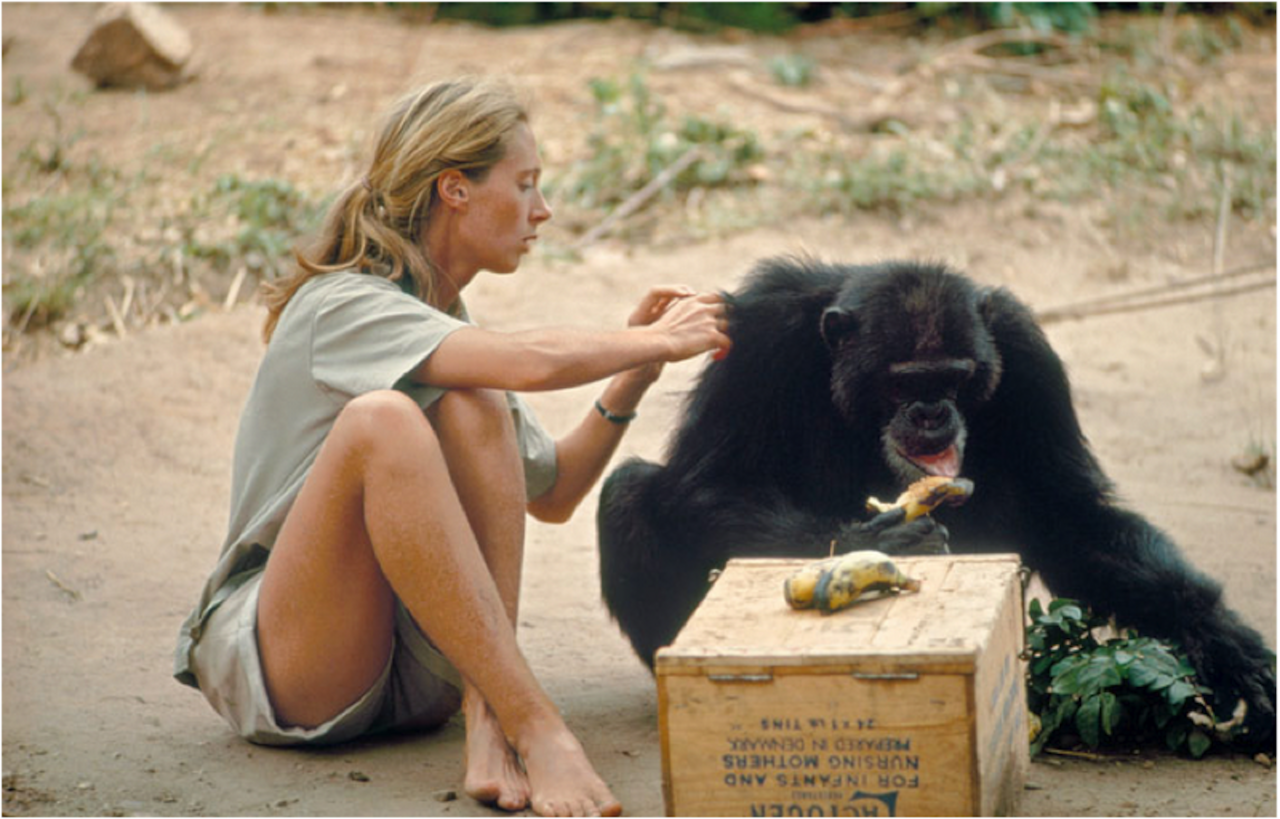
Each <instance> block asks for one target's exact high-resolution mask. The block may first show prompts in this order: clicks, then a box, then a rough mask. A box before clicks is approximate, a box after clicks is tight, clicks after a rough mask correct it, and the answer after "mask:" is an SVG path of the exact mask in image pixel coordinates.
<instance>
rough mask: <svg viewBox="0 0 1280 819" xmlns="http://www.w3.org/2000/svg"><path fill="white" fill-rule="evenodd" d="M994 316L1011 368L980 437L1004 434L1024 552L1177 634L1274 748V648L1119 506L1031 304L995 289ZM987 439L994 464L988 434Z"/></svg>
mask: <svg viewBox="0 0 1280 819" xmlns="http://www.w3.org/2000/svg"><path fill="white" fill-rule="evenodd" d="M986 318H987V320H988V323H989V326H990V327H991V330H992V332H993V334H994V335H995V338H996V343H997V346H998V348H999V350H1000V353H1001V357H1002V360H1003V370H1004V371H1003V375H1002V378H1001V381H1000V386H999V389H998V390H997V392H996V395H995V396H994V397H993V399H992V402H991V405H990V408H989V411H988V412H987V413H986V414H985V415H984V416H983V418H982V428H981V430H980V432H979V433H978V434H981V435H984V436H988V437H990V436H998V438H999V440H1000V441H1001V445H1000V446H999V447H998V451H999V452H1000V453H1002V454H1003V460H1005V462H1006V463H1007V465H1008V470H1009V474H1008V475H1006V476H1005V478H1004V479H1005V480H1007V481H1008V482H1009V483H1008V484H1006V487H1007V486H1009V485H1013V483H1014V482H1016V485H1017V487H1018V493H1017V509H1016V510H1013V511H1011V512H1010V515H1009V517H1010V520H1011V521H1012V522H1014V529H1015V531H1013V532H1012V533H1011V536H1012V538H1013V539H1014V540H1015V541H1017V542H1018V543H1019V545H1020V548H1021V550H1022V552H1023V558H1024V561H1025V562H1026V563H1027V565H1028V566H1030V567H1031V568H1032V569H1034V570H1036V571H1038V572H1039V573H1040V574H1041V576H1042V578H1043V579H1044V581H1045V583H1046V584H1047V585H1048V586H1049V588H1050V589H1051V590H1052V591H1053V592H1054V594H1056V595H1059V596H1063V597H1072V598H1075V599H1078V600H1080V601H1082V602H1084V603H1086V604H1088V605H1089V606H1090V607H1091V608H1093V609H1094V610H1095V611H1097V612H1100V613H1102V614H1106V615H1113V616H1114V617H1115V618H1116V620H1117V621H1118V623H1119V624H1120V625H1121V626H1130V627H1133V628H1135V629H1137V630H1139V631H1140V632H1141V633H1143V634H1146V635H1150V636H1154V637H1163V638H1168V639H1171V640H1174V641H1177V642H1178V643H1180V644H1181V646H1182V647H1183V648H1184V649H1185V650H1186V652H1187V654H1188V656H1189V658H1190V659H1191V661H1192V663H1193V665H1194V666H1195V668H1196V671H1197V673H1198V675H1199V677H1200V680H1201V682H1203V683H1204V684H1205V685H1207V686H1209V687H1210V688H1212V689H1213V690H1214V692H1215V695H1216V698H1217V699H1218V701H1219V702H1220V703H1222V704H1224V705H1225V713H1220V714H1219V716H1220V717H1222V718H1225V717H1226V716H1229V715H1230V711H1231V708H1232V707H1233V706H1234V704H1235V702H1236V700H1237V699H1238V698H1243V699H1244V700H1245V701H1246V702H1247V703H1248V705H1249V709H1250V711H1249V716H1248V719H1247V721H1246V725H1247V726H1248V728H1249V735H1248V737H1247V740H1246V741H1247V742H1249V743H1251V744H1255V745H1257V746H1259V747H1273V746H1274V742H1275V696H1276V681H1275V655H1274V653H1273V652H1272V651H1270V650H1269V649H1267V647H1266V646H1265V645H1264V644H1263V642H1262V638H1261V637H1260V635H1259V634H1258V633H1257V632H1256V631H1254V630H1253V629H1251V628H1249V627H1248V626H1246V625H1245V624H1244V623H1242V622H1241V620H1240V618H1239V616H1238V615H1236V613H1235V612H1233V611H1231V610H1229V609H1228V608H1227V607H1226V606H1225V605H1224V604H1223V601H1222V592H1221V587H1220V586H1219V585H1218V584H1217V583H1216V582H1214V581H1213V580H1211V579H1209V578H1208V577H1206V576H1205V575H1204V574H1202V573H1201V572H1199V571H1197V570H1196V569H1195V568H1194V567H1192V566H1191V565H1190V564H1189V563H1188V562H1187V561H1186V560H1185V559H1184V557H1183V556H1182V554H1181V551H1180V549H1179V548H1178V547H1177V545H1176V544H1174V542H1173V541H1172V540H1170V539H1169V537H1168V536H1166V535H1165V534H1164V533H1163V532H1161V531H1160V530H1159V529H1157V528H1156V527H1155V526H1153V525H1152V524H1151V523H1150V522H1148V521H1147V520H1146V519H1144V518H1143V517H1142V516H1140V515H1138V514H1136V513H1134V512H1132V511H1129V510H1126V509H1123V508H1121V507H1119V506H1118V505H1117V504H1116V502H1115V500H1114V498H1113V497H1112V493H1111V485H1110V482H1109V481H1108V479H1107V478H1106V476H1105V475H1104V474H1103V472H1102V470H1101V468H1100V467H1099V465H1098V463H1097V461H1096V460H1095V458H1094V456H1093V454H1092V453H1091V452H1090V451H1089V448H1088V445H1087V443H1086V442H1085V439H1084V436H1083V434H1082V432H1081V430H1080V426H1079V422H1078V420H1077V418H1076V414H1075V410H1074V408H1073V406H1072V403H1071V394H1070V387H1069V385H1068V381H1067V376H1066V373H1065V370H1064V368H1063V365H1062V362H1061V360H1060V359H1059V358H1058V356H1057V355H1056V354H1055V353H1054V352H1053V350H1052V349H1051V348H1050V346H1049V344H1048V342H1047V340H1046V339H1045V337H1044V335H1043V333H1042V332H1041V331H1040V329H1039V328H1038V327H1037V326H1036V324H1035V322H1034V320H1033V318H1032V316H1031V314H1030V312H1029V311H1028V310H1027V309H1026V308H1025V307H1023V306H1022V305H1020V304H1018V303H1017V302H1015V301H1014V300H1013V299H1012V297H1009V296H1007V295H1006V294H1004V293H1003V292H1000V291H997V292H995V293H994V294H992V296H991V297H990V299H989V301H988V303H987V305H986ZM987 448H988V453H987V456H988V458H987V460H988V465H989V462H990V456H991V450H992V449H993V447H992V445H991V444H990V442H989V441H988V444H987ZM978 491H979V492H981V491H982V484H981V482H979V488H978Z"/></svg>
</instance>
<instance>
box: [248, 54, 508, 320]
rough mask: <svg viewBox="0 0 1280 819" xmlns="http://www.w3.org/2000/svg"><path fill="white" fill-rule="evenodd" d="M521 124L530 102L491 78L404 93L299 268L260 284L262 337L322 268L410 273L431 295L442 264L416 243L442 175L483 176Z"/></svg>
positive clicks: (427, 297) (422, 292)
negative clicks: (264, 317)
mask: <svg viewBox="0 0 1280 819" xmlns="http://www.w3.org/2000/svg"><path fill="white" fill-rule="evenodd" d="M522 122H528V113H527V111H526V108H525V106H524V104H523V103H522V102H521V101H520V100H519V99H518V98H517V96H516V94H515V92H514V91H513V90H512V89H511V88H510V87H509V86H508V85H506V84H505V83H501V82H498V81H494V80H486V79H473V78H466V79H459V80H449V81H444V82H438V83H434V84H431V85H428V86H425V87H423V88H421V89H419V90H417V91H415V92H413V93H411V94H408V95H407V96H405V97H404V98H403V99H401V100H400V101H399V102H398V103H397V104H396V105H395V106H394V107H392V109H391V111H390V114H389V116H388V117H387V120H386V124H385V125H384V126H383V129H382V133H381V135H380V136H379V138H378V143H377V147H376V148H375V149H374V152H373V160H372V162H371V163H370V165H369V170H368V172H367V173H365V174H364V176H363V177H362V178H361V179H359V180H358V181H356V182H354V183H352V184H351V185H349V186H348V187H347V188H346V189H345V190H343V191H342V193H341V194H340V195H339V196H338V198H337V200H336V201H335V202H334V203H333V205H332V206H330V208H329V212H328V215H327V216H326V217H325V222H324V227H323V228H322V229H321V231H320V233H319V235H318V237H316V239H315V241H314V242H313V243H312V245H311V247H310V248H309V249H308V250H306V251H301V250H297V249H295V251H294V258H295V260H296V261H297V270H296V271H295V272H294V273H293V274H292V275H290V276H288V277H285V278H281V279H277V280H275V281H271V282H265V283H264V284H263V286H262V296H263V300H264V301H265V303H266V305H267V320H266V324H265V326H264V327H263V330H262V335H263V338H264V339H265V340H266V341H270V340H271V334H272V333H273V332H274V331H275V327H276V324H277V323H278V322H279V320H280V314H281V312H283V311H284V308H285V306H286V305H287V304H288V303H289V300H290V299H292V298H293V296H294V294H295V293H297V292H298V289H299V288H301V287H302V285H304V284H306V283H307V282H308V281H310V280H311V279H312V278H314V277H315V276H318V275H321V274H323V273H331V272H334V271H338V270H348V269H353V270H357V271H359V272H361V273H368V274H374V275H385V276H386V277H387V278H388V279H390V280H391V281H400V280H402V279H403V278H404V277H405V276H408V277H409V278H410V279H411V280H412V281H413V286H414V291H415V292H416V294H417V296H418V298H420V299H422V300H423V301H428V302H429V301H431V297H432V295H433V294H434V292H435V279H436V269H435V266H434V265H433V264H432V262H431V257H430V252H429V251H430V249H429V248H425V247H423V246H422V245H421V243H420V241H421V237H422V234H423V228H424V226H425V225H426V222H427V219H429V218H430V216H431V213H432V208H433V207H434V206H435V203H436V201H437V199H438V193H437V189H436V180H437V179H439V177H440V175H441V174H443V173H444V172H445V171H449V170H458V171H461V172H462V173H464V174H466V175H467V176H468V177H469V178H471V179H474V180H476V181H483V179H484V177H485V175H486V174H487V173H488V172H489V170H490V169H492V168H493V166H494V165H496V164H497V163H498V162H500V161H501V160H502V158H503V157H504V156H505V155H506V152H507V143H508V138H509V137H510V135H511V133H512V132H513V131H514V130H515V129H516V127H517V126H518V125H519V124H520V123H522Z"/></svg>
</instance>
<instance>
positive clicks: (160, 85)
mask: <svg viewBox="0 0 1280 819" xmlns="http://www.w3.org/2000/svg"><path fill="white" fill-rule="evenodd" d="M192 51H193V47H192V44H191V37H190V35H188V34H187V31H186V29H184V28H183V27H182V26H180V25H178V23H177V22H176V21H175V20H174V19H173V18H172V17H170V16H169V15H168V14H167V13H165V12H164V11H162V10H161V9H160V8H159V7H157V6H154V5H151V4H150V3H108V4H107V5H105V6H103V7H102V9H101V11H99V12H98V16H97V19H96V21H95V24H94V28H93V31H92V32H90V34H89V36H88V37H87V38H86V39H85V41H84V43H83V44H82V45H81V46H80V49H79V51H77V52H76V56H75V57H74V58H72V60H71V67H72V68H73V69H75V70H76V71H79V72H80V73H81V74H84V75H85V76H86V77H88V78H89V79H91V80H93V81H94V82H95V83H97V84H98V86H99V87H107V86H123V87H129V88H134V87H142V88H146V89H148V90H151V91H161V90H164V89H166V88H172V87H173V86H175V85H177V84H178V83H180V82H183V81H184V80H186V79H187V78H188V77H187V75H186V74H185V73H184V69H185V68H186V66H187V62H188V61H189V60H190V59H191V54H192Z"/></svg>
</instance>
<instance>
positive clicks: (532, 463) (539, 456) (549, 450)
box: [507, 392, 558, 500]
mask: <svg viewBox="0 0 1280 819" xmlns="http://www.w3.org/2000/svg"><path fill="white" fill-rule="evenodd" d="M507 403H508V404H510V406H511V417H512V420H514V421H515V425H516V440H517V442H518V443H519V446H520V457H521V459H522V460H523V461H524V484H525V495H526V497H528V498H529V500H533V499H534V498H537V497H541V496H542V494H543V493H545V492H546V491H547V490H549V489H550V488H551V487H552V486H554V485H555V482H556V476H557V474H558V473H557V471H556V470H557V462H556V442H555V439H554V438H552V437H551V436H550V435H549V434H548V433H547V431H546V430H545V429H543V428H542V425H541V424H540V423H538V417H537V416H536V415H534V414H533V410H532V409H530V408H529V405H528V404H526V403H525V402H524V399H522V398H521V397H520V396H519V395H516V394H515V393H513V392H509V393H507Z"/></svg>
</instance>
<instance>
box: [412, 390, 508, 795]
mask: <svg viewBox="0 0 1280 819" xmlns="http://www.w3.org/2000/svg"><path fill="white" fill-rule="evenodd" d="M429 418H430V419H431V425H432V426H433V427H434V429H435V431H436V434H437V435H438V436H439V439H440V448H441V451H442V452H443V454H444V458H445V463H446V464H447V465H448V468H449V477H450V478H451V479H452V481H453V485H454V489H455V490H456V492H457V494H458V500H459V502H461V504H462V508H463V511H464V512H465V513H466V515H467V522H468V524H469V525H470V526H471V531H472V532H473V533H474V534H475V536H476V540H477V542H478V543H479V545H480V552H481V554H482V555H484V560H485V564H486V565H487V566H488V567H489V574H490V575H492V576H493V580H494V585H495V586H496V587H497V589H498V596H499V597H501V598H502V603H503V606H504V607H505V609H506V612H507V619H508V620H509V621H510V623H511V627H512V629H515V628H516V624H517V620H518V617H519V607H520V575H521V568H522V565H523V563H524V526H525V511H524V507H525V485H524V467H523V465H522V464H521V462H520V458H519V455H518V453H517V449H516V438H515V429H514V428H513V426H512V423H511V412H510V410H509V409H508V408H507V403H506V399H505V397H504V396H503V395H502V394H501V393H497V392H493V393H490V392H484V391H472V390H467V391H454V392H450V393H448V394H447V395H445V396H444V397H443V398H441V399H440V400H439V401H437V402H436V403H435V404H434V405H433V406H432V408H431V411H430V413H429ZM462 713H463V716H464V717H465V719H466V723H467V744H466V752H465V766H466V775H465V778H464V780H463V788H464V790H466V792H467V795H469V796H470V797H471V798H473V799H475V800H477V801H479V802H484V803H487V804H496V805H497V806H498V807H501V808H504V809H506V810H520V809H522V808H524V807H525V806H526V805H528V804H529V798H530V787H529V779H528V777H527V776H526V775H525V771H524V767H523V766H522V765H521V764H520V759H519V757H518V755H517V754H516V752H515V749H514V748H512V747H511V745H510V744H509V743H508V742H507V738H506V737H505V736H504V735H503V732H502V728H501V726H500V725H499V724H498V721H497V718H496V717H495V716H494V714H493V711H492V710H491V709H490V708H489V704H488V703H487V702H485V699H484V697H483V695H481V694H480V692H479V691H478V690H477V689H476V687H475V686H474V685H472V684H471V683H470V682H469V681H468V682H467V683H466V690H465V692H464V695H463V701H462Z"/></svg>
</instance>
